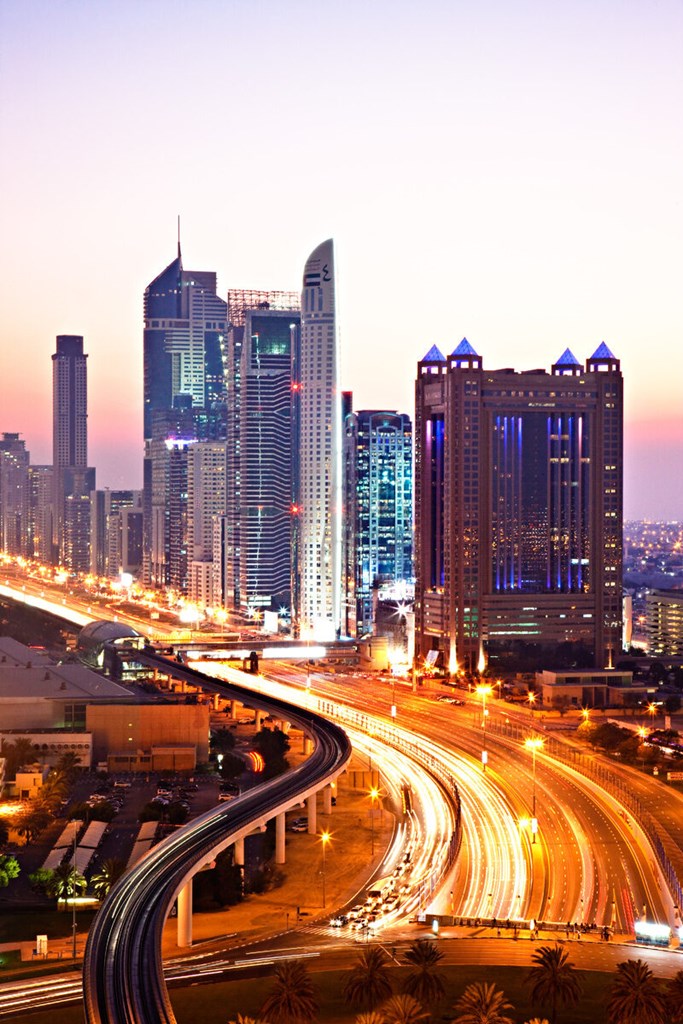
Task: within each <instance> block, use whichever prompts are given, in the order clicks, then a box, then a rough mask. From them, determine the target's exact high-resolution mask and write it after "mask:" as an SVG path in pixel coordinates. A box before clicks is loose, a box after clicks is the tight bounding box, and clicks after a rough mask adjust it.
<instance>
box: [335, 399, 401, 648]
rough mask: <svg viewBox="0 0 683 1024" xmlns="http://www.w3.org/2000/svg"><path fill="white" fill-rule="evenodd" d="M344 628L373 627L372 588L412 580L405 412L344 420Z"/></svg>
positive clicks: (369, 412) (359, 631) (365, 413)
mask: <svg viewBox="0 0 683 1024" xmlns="http://www.w3.org/2000/svg"><path fill="white" fill-rule="evenodd" d="M343 537H344V542H343V566H344V571H343V586H344V608H345V616H344V632H345V633H347V634H348V635H350V636H354V635H358V636H361V635H363V634H364V633H371V632H372V631H373V588H375V587H377V586H379V585H380V584H382V583H397V582H399V581H402V580H405V581H407V580H410V579H411V578H412V574H413V571H412V553H413V432H412V424H411V422H410V418H409V417H408V416H406V415H404V414H403V413H397V412H383V411H379V410H375V409H364V410H360V411H359V412H355V413H350V414H349V415H348V416H347V417H346V419H345V421H344V531H343Z"/></svg>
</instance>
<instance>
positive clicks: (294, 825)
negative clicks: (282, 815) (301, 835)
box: [289, 821, 308, 832]
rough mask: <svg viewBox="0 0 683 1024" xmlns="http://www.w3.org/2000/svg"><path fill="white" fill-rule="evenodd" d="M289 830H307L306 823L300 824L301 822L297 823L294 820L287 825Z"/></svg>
mask: <svg viewBox="0 0 683 1024" xmlns="http://www.w3.org/2000/svg"><path fill="white" fill-rule="evenodd" d="M289 831H290V832H308V825H302V824H299V823H298V822H296V821H295V822H293V823H292V824H291V825H290V826H289Z"/></svg>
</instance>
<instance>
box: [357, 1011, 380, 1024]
mask: <svg viewBox="0 0 683 1024" xmlns="http://www.w3.org/2000/svg"><path fill="white" fill-rule="evenodd" d="M354 1024H384V1017H383V1016H382V1013H381V1011H380V1010H368V1011H367V1013H357V1014H356V1019H355V1021H354Z"/></svg>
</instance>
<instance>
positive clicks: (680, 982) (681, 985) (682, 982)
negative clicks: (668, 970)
mask: <svg viewBox="0 0 683 1024" xmlns="http://www.w3.org/2000/svg"><path fill="white" fill-rule="evenodd" d="M664 999H665V1000H666V1005H667V1008H668V1011H669V1017H670V1018H671V1024H683V971H677V972H676V974H674V976H673V978H670V979H669V981H667V983H666V987H665V989H664Z"/></svg>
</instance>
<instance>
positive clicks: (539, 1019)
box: [526, 1017, 550, 1024]
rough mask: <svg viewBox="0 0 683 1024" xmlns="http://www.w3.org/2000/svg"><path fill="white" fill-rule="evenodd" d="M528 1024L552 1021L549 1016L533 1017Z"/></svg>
mask: <svg viewBox="0 0 683 1024" xmlns="http://www.w3.org/2000/svg"><path fill="white" fill-rule="evenodd" d="M526 1024H550V1021H549V1020H548V1018H547V1017H532V1018H531V1020H528V1021H526Z"/></svg>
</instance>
